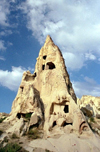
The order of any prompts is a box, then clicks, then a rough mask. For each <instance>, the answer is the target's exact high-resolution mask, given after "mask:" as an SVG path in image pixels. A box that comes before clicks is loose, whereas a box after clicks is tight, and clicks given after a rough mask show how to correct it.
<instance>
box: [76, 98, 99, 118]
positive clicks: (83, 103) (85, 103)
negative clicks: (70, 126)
mask: <svg viewBox="0 0 100 152" xmlns="http://www.w3.org/2000/svg"><path fill="white" fill-rule="evenodd" d="M78 105H79V107H80V109H81V108H82V107H85V108H87V109H88V110H89V111H90V112H93V116H96V115H100V97H93V96H88V95H84V96H82V98H81V99H78Z"/></svg>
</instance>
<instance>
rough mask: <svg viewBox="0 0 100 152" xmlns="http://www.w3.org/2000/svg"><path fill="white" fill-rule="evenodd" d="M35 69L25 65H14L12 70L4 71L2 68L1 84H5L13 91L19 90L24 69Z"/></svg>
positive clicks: (0, 73)
mask: <svg viewBox="0 0 100 152" xmlns="http://www.w3.org/2000/svg"><path fill="white" fill-rule="evenodd" d="M27 70H30V71H33V70H34V69H33V68H31V67H28V68H27V69H26V68H24V67H21V66H19V67H14V66H12V70H11V71H8V70H6V71H3V70H0V85H1V86H4V87H6V88H8V89H10V90H12V91H17V90H18V87H19V85H20V83H21V79H22V75H23V72H24V71H27Z"/></svg>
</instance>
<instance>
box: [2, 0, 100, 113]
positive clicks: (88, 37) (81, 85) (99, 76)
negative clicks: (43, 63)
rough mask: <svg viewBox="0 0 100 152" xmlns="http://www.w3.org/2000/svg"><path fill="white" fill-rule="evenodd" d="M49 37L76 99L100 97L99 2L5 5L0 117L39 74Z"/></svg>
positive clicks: (14, 1) (39, 0)
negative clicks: (27, 77) (28, 76)
mask: <svg viewBox="0 0 100 152" xmlns="http://www.w3.org/2000/svg"><path fill="white" fill-rule="evenodd" d="M48 34H49V35H50V36H51V37H52V39H53V40H54V43H55V44H56V45H58V47H59V48H60V50H61V51H62V53H63V57H64V59H65V63H66V67H67V70H68V72H69V75H70V79H71V82H72V83H73V87H74V90H75V93H76V95H77V97H79V98H81V96H82V95H93V96H100V1H99V0H95V1H94V0H91V1H89V0H58V1H56V0H22V1H20V0H0V112H7V113H9V112H10V111H11V105H12V102H13V100H14V98H15V97H16V94H17V90H18V87H19V85H20V82H21V78H22V74H23V72H24V71H26V70H30V71H31V73H33V72H34V68H35V63H36V58H37V57H38V53H39V50H40V48H41V47H42V46H43V44H44V42H45V39H46V36H47V35H48Z"/></svg>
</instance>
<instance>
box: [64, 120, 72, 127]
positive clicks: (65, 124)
mask: <svg viewBox="0 0 100 152" xmlns="http://www.w3.org/2000/svg"><path fill="white" fill-rule="evenodd" d="M67 125H73V124H72V123H67V122H66V121H65V122H64V123H63V125H62V126H63V127H65V126H67Z"/></svg>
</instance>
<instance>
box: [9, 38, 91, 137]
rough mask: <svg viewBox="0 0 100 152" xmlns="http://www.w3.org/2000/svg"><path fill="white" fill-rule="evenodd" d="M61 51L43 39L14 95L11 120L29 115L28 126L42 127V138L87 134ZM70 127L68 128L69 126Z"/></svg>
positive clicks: (86, 126)
mask: <svg viewBox="0 0 100 152" xmlns="http://www.w3.org/2000/svg"><path fill="white" fill-rule="evenodd" d="M76 103H77V98H76V95H75V93H74V90H73V88H72V84H71V82H70V79H69V75H68V72H67V70H66V67H65V63H64V59H63V57H62V54H61V51H60V50H59V48H58V47H57V46H56V45H55V44H54V42H53V41H52V39H51V38H50V36H47V38H46V41H45V44H44V46H43V47H42V48H41V50H40V53H39V57H38V58H37V62H36V66H35V71H34V74H31V73H30V72H29V71H27V72H24V74H23V77H22V82H21V85H20V87H19V90H18V94H17V96H16V98H15V100H14V101H13V105H12V111H11V113H10V117H9V119H8V121H10V120H11V119H13V120H14V119H15V118H16V119H21V118H23V119H24V118H25V117H26V114H28V115H30V119H29V126H28V127H32V126H37V127H42V128H43V129H44V132H45V134H46V136H49V135H50V134H53V133H54V132H53V130H55V134H56V133H59V134H60V133H63V132H64V131H65V132H67V130H69V128H70V129H71V130H76V131H79V132H80V133H82V132H84V131H86V130H87V132H89V131H90V128H89V126H88V124H87V123H86V120H85V117H84V115H83V113H82V112H81V111H80V109H79V107H78V106H77V104H76ZM69 126H70V127H69Z"/></svg>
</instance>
